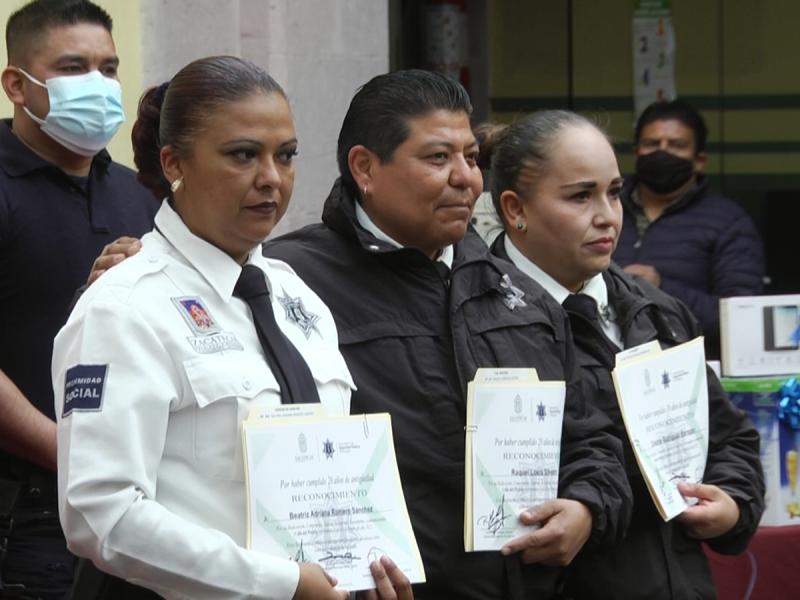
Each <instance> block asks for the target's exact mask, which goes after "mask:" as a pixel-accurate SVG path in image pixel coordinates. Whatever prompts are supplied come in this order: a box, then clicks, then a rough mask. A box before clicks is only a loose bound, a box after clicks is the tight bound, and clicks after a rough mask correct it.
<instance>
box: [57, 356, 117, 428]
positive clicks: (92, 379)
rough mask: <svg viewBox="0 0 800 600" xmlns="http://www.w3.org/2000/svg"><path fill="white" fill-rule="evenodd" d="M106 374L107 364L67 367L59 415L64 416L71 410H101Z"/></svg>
mask: <svg viewBox="0 0 800 600" xmlns="http://www.w3.org/2000/svg"><path fill="white" fill-rule="evenodd" d="M107 374H108V365H76V366H74V367H72V368H71V369H68V370H67V375H66V377H65V378H64V410H63V412H62V413H61V416H62V417H66V416H68V415H69V414H70V413H71V412H72V411H73V410H79V411H100V410H102V409H103V390H104V388H105V385H106V375H107Z"/></svg>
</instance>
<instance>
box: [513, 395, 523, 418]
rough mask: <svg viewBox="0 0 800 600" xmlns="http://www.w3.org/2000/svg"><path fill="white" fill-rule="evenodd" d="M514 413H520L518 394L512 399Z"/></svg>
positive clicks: (520, 399) (520, 401)
mask: <svg viewBox="0 0 800 600" xmlns="http://www.w3.org/2000/svg"><path fill="white" fill-rule="evenodd" d="M514 412H515V413H517V414H520V413H521V412H522V398H520V396H519V394H517V397H516V398H514Z"/></svg>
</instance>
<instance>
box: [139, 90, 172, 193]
mask: <svg viewBox="0 0 800 600" xmlns="http://www.w3.org/2000/svg"><path fill="white" fill-rule="evenodd" d="M168 86H169V82H165V83H162V84H161V85H159V86H157V87H152V88H150V89H149V90H147V91H146V92H145V93H144V94H143V95H142V98H141V99H140V100H139V109H138V111H137V113H136V122H135V123H134V124H133V130H132V131H131V142H132V143H133V162H134V163H135V164H136V169H137V172H136V180H137V181H138V182H139V183H141V184H142V185H143V186H144V187H146V188H147V189H148V190H150V192H151V193H152V194H153V196H154V197H155V198H156V200H159V201H160V200H163V199H164V198H166V196H167V195H168V193H169V182H168V181H167V180H166V178H165V177H164V173H163V172H162V170H161V140H160V136H159V127H160V126H161V106H162V105H163V104H164V97H165V96H166V92H167V87H168Z"/></svg>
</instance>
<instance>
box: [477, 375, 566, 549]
mask: <svg viewBox="0 0 800 600" xmlns="http://www.w3.org/2000/svg"><path fill="white" fill-rule="evenodd" d="M565 394H566V387H565V384H564V382H563V381H547V382H544V381H539V379H538V377H537V375H536V370H535V369H479V370H478V373H477V374H476V376H475V380H474V381H473V382H471V383H470V384H469V395H468V398H467V443H466V493H465V503H464V504H465V510H464V549H465V550H466V551H467V552H473V551H479V550H499V549H500V548H501V547H502V546H503V545H504V544H505V543H506V542H508V541H509V540H512V539H514V538H516V537H519V536H521V535H524V534H525V533H527V532H529V531H531V530H532V529H533V528H534V526H526V525H522V524H521V523H520V521H519V515H520V513H521V512H522V511H524V510H526V509H528V508H530V507H532V506H535V505H536V504H539V503H541V502H543V501H545V500H550V499H552V498H555V497H556V495H557V493H558V467H559V462H560V459H561V424H562V421H563V415H564V398H565Z"/></svg>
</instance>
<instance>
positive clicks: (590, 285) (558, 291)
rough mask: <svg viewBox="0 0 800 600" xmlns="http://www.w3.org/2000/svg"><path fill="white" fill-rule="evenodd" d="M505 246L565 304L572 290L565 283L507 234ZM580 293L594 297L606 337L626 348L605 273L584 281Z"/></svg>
mask: <svg viewBox="0 0 800 600" xmlns="http://www.w3.org/2000/svg"><path fill="white" fill-rule="evenodd" d="M504 246H505V249H506V253H507V254H508V257H509V258H510V259H511V262H513V263H514V265H515V266H516V267H517V268H518V269H519V270H520V271H522V272H523V273H525V274H526V275H527V276H528V277H530V278H531V279H533V280H534V281H535V282H537V283H538V284H539V285H540V286H542V287H543V288H544V289H545V290H546V291H547V292H548V293H549V294H550V295H551V296H552V297H553V298H555V300H556V302H558V303H559V304H563V303H564V300H566V299H567V296H569V295H570V293H571V292H570V291H569V290H568V289H567V288H565V287H564V286H563V285H561V284H560V283H558V282H557V281H556V280H555V279H553V278H552V277H550V275H548V274H547V273H545V272H544V271H543V270H542V269H541V268H540V267H539V265H537V264H536V263H534V262H533V261H531V260H530V259H529V258H528V257H527V256H525V255H524V254H523V253H522V252H520V251H519V250H518V249H517V247H516V246H514V244H513V243H512V242H511V240H510V239H508V236H506V238H505V240H504ZM578 293H579V294H586V295H587V296H589V297H590V298H592V299H594V301H595V302H596V303H597V306H598V311H599V317H600V326H601V328H602V329H603V333H605V334H606V337H607V338H608V339H609V340H610V341H611V342H612V343H613V344H614V345H615V346H617V347H618V348H619V349H620V350H624V349H625V344H624V343H623V342H622V333H621V331H620V328H619V325H618V324H617V315H616V313H615V312H614V309H613V308H612V306H611V304H609V302H608V286H606V280H605V279H603V274H602V273H598V274H597V275H595V276H594V277H592V278H591V279H587V280H586V281H584V282H583V287H582V288H581V289H580V291H579V292H578Z"/></svg>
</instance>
